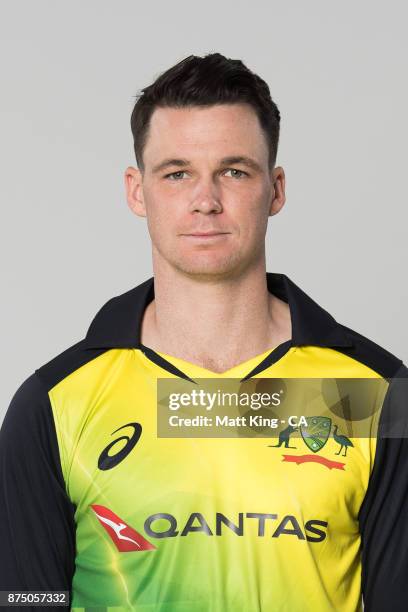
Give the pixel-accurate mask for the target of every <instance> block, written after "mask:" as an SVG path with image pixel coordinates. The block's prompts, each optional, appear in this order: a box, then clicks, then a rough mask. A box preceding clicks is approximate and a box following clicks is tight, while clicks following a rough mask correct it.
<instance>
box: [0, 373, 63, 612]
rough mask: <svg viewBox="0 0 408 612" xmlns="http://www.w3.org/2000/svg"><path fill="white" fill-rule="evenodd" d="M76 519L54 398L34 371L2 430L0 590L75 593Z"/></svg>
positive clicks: (8, 414) (25, 382) (0, 440)
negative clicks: (62, 462) (60, 447)
mask: <svg viewBox="0 0 408 612" xmlns="http://www.w3.org/2000/svg"><path fill="white" fill-rule="evenodd" d="M74 516H75V506H74V504H73V503H72V502H71V500H70V499H69V497H68V495H67V492H66V487H65V483H64V478H63V474H62V470H61V465H60V458H59V450H58V442H57V437H56V431H55V426H54V420H53V415H52V409H51V405H50V401H49V396H48V393H47V391H46V389H45V388H44V386H43V385H42V383H41V380H40V379H39V378H38V376H37V375H36V374H35V373H33V374H31V376H29V377H28V378H27V379H26V380H24V382H23V383H22V384H21V385H20V387H19V388H18V389H17V391H16V392H15V394H14V396H13V397H12V399H11V401H10V404H9V407H8V409H7V411H6V415H5V417H4V420H3V423H2V426H1V428H0V542H1V546H0V590H27V589H30V590H59V589H60V590H66V591H70V589H71V584H72V576H73V573H74V568H75V518H74ZM17 609H20V608H19V607H18V608H17ZM21 609H23V610H35V609H38V608H33V607H29V608H21Z"/></svg>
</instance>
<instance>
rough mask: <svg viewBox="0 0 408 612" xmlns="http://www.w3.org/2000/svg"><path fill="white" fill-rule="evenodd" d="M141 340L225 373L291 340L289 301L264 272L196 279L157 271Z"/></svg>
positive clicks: (159, 349)
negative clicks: (274, 292) (270, 287)
mask: <svg viewBox="0 0 408 612" xmlns="http://www.w3.org/2000/svg"><path fill="white" fill-rule="evenodd" d="M154 279H155V281H154V285H155V299H154V300H153V301H152V302H150V304H148V306H147V308H146V310H145V312H144V316H143V320H142V327H141V342H142V344H144V345H145V346H148V347H150V348H151V349H153V350H155V351H158V352H161V353H165V354H167V355H172V356H174V357H179V358H180V359H183V360H185V361H188V362H190V363H194V364H196V365H199V366H201V367H203V368H206V369H208V370H211V371H213V372H218V373H222V372H225V371H227V370H229V369H231V368H233V367H234V366H236V365H238V364H240V363H243V362H245V361H248V360H249V359H251V358H252V357H255V356H257V355H260V354H262V353H264V352H266V351H267V350H272V349H273V348H274V347H275V346H277V345H279V344H281V343H282V342H285V341H286V340H289V339H290V338H291V336H292V333H291V319H290V311H289V306H288V304H286V302H283V301H282V300H280V299H279V298H277V297H276V296H274V295H272V294H271V293H269V291H268V289H267V286H266V272H265V270H262V269H261V270H260V271H259V272H256V273H254V272H251V273H250V274H246V275H243V276H242V277H240V278H238V279H234V280H230V279H228V280H226V281H224V280H223V281H222V282H221V281H220V282H216V283H214V282H203V281H200V282H198V281H197V280H194V279H191V278H189V277H187V276H186V275H181V274H177V275H175V276H173V275H168V274H166V275H160V274H157V273H155V275H154Z"/></svg>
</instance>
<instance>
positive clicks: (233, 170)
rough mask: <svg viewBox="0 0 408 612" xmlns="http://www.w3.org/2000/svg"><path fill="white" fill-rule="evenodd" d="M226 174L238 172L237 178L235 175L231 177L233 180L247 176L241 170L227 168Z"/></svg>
mask: <svg viewBox="0 0 408 612" xmlns="http://www.w3.org/2000/svg"><path fill="white" fill-rule="evenodd" d="M227 172H238V173H239V176H237V175H236V174H234V175H233V176H234V177H235V178H241V177H242V176H248V174H247V173H246V172H244V171H243V170H237V168H229V169H228V170H227Z"/></svg>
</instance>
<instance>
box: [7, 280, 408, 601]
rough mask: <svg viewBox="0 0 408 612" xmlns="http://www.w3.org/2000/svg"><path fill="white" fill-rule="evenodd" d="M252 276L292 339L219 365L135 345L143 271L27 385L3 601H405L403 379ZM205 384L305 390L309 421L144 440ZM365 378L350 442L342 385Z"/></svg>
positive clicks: (14, 440) (316, 311)
mask: <svg viewBox="0 0 408 612" xmlns="http://www.w3.org/2000/svg"><path fill="white" fill-rule="evenodd" d="M266 283H267V288H268V291H269V292H270V293H272V294H274V295H275V296H276V297H278V298H280V299H281V300H284V301H285V302H286V303H287V304H288V306H289V309H290V315H291V323H292V334H291V339H290V340H288V341H286V342H283V343H281V344H279V345H278V346H274V347H270V349H269V350H267V351H265V352H264V353H262V354H260V355H257V356H254V357H252V358H251V359H248V360H246V361H245V362H243V363H240V364H238V365H236V366H234V367H232V368H230V369H229V370H227V371H225V372H223V373H216V372H213V371H211V370H208V369H206V368H204V367H201V366H199V365H196V364H193V363H189V362H188V361H185V360H183V359H181V358H179V357H176V356H172V355H169V354H166V353H163V352H157V351H154V350H153V349H152V348H149V347H147V346H145V345H143V344H142V342H141V322H142V318H143V314H144V311H145V308H146V306H147V305H148V304H149V303H150V302H151V301H152V300H153V299H154V277H151V278H149V279H147V280H145V281H144V282H142V283H141V284H139V285H137V286H136V287H134V288H132V289H130V290H129V291H127V292H125V293H123V294H121V295H118V296H115V297H113V298H111V299H110V300H109V301H107V302H106V304H104V305H103V306H102V308H101V309H100V310H99V311H98V312H97V314H96V315H95V317H94V319H93V320H92V322H91V324H90V326H89V329H88V331H87V333H86V335H85V336H84V337H83V338H82V339H81V340H80V341H78V342H77V343H75V344H73V345H72V346H70V347H69V348H67V349H66V350H64V351H63V352H62V353H60V354H59V355H57V356H56V357H54V358H52V359H51V360H50V361H48V362H47V363H45V364H43V365H41V366H40V367H39V368H37V369H35V370H34V371H33V372H32V374H31V375H30V376H29V377H28V378H27V379H26V380H24V381H23V382H22V384H21V385H20V387H19V388H18V389H17V391H16V392H15V394H14V396H13V397H12V399H11V402H10V405H9V407H8V410H7V412H6V415H5V418H4V421H3V424H2V426H1V430H0V591H6V590H7V591H13V590H14V591H18V590H32V591H63V590H64V591H68V592H69V608H70V609H71V610H74V611H76V612H80V611H81V612H88V611H92V610H93V611H94V612H108V611H109V612H110V611H112V612H113V611H116V612H123V611H125V610H134V611H136V612H139V611H140V612H142V611H153V610H154V611H158V612H186V611H188V612H298V611H299V612H304V611H313V612H326V611H327V612H329V611H333V612H343V611H344V612H358V611H361V610H363V600H364V610H365V611H367V612H373V611H375V612H377V611H378V612H379V611H384V610H388V609H389V610H392V611H393V612H396V611H403V610H404V611H406V610H408V443H407V434H408V418H407V411H408V394H407V392H406V388H407V387H406V381H407V378H408V376H407V375H408V369H407V368H406V366H405V365H404V363H403V361H402V360H401V359H399V358H398V357H396V356H395V355H393V354H392V353H390V352H389V351H387V350H386V349H385V348H383V347H381V346H379V345H378V344H376V343H375V342H374V341H373V340H370V339H368V338H367V337H365V336H363V335H361V334H359V333H357V332H356V331H354V330H352V329H351V328H349V327H346V326H345V325H343V324H341V323H339V322H337V321H336V319H335V318H334V316H333V315H331V314H330V313H329V312H327V311H326V310H325V309H324V308H323V307H322V306H320V305H319V304H318V303H317V302H316V301H314V300H313V299H312V298H311V297H309V296H308V295H307V293H306V292H305V291H303V290H302V289H301V288H300V287H299V286H298V285H297V284H295V282H294V281H293V280H291V279H290V278H289V277H288V276H287V275H285V274H281V273H275V272H267V273H266ZM197 324H199V321H197ZM250 333H251V329H250V325H249V326H248V336H250ZM204 379H206V380H207V379H208V381H210V379H211V381H215V382H216V383H218V382H219V384H223V383H226V382H227V379H230V380H236V381H239V384H247V385H252V387H253V388H254V389H255V388H257V385H258V383H259V384H260V383H261V381H263V383H264V382H265V381H266V382H268V381H270V383H271V384H274V383H275V382H276V381H278V383H277V384H278V387H279V388H283V386H284V385H286V386H289V387H290V385H291V381H295V380H296V381H302V380H305V381H306V380H307V381H309V382H310V384H311V385H312V386H313V385H314V387H313V388H312V391H313V392H312V395H308V398H307V400H306V396H305V398H304V402H303V403H304V406H305V408H306V407H308V408H309V416H308V417H305V422H304V423H303V425H298V426H297V427H295V426H294V425H290V424H288V423H285V424H283V425H281V424H280V423H278V427H277V428H276V429H272V427H271V428H270V431H269V430H267V429H266V428H262V427H260V428H259V427H258V426H257V425H256V424H255V425H254V427H253V430H250V434H249V435H247V434H239V433H238V434H237V435H231V436H219V437H217V436H205V435H202V432H203V427H202V428H200V435H198V434H197V433H194V431H193V433H192V434H191V435H189V436H187V435H185V436H181V435H177V432H176V434H174V435H169V436H160V435H158V418H159V416H158V415H159V412H158V405H159V404H160V401H159V398H158V389H159V388H160V385H161V384H163V385H168V386H169V385H170V388H172V385H173V386H174V388H176V387H177V385H190V386H191V387H192V386H194V385H195V388H197V381H199V380H204ZM360 380H361V381H368V382H369V383H370V385H369V386H367V389H368V390H367V392H364V393H363V394H362V395H361V396H360V400H359V406H358V407H357V408H358V411H359V412H358V414H359V415H360V416H358V417H357V418H355V419H354V421H353V422H354V425H361V424H362V423H363V424H364V426H365V427H366V429H365V430H364V431H365V432H368V433H366V435H364V434H361V432H360V434H358V435H353V434H354V433H355V430H352V429H347V425H346V424H345V423H346V421H344V420H341V419H340V416H341V415H340V413H339V412H338V411H337V412H336V410H337V409H338V407H339V406H340V405H341V406H342V407H343V408H344V405H346V409H347V406H348V407H350V406H349V404H350V402H349V403H348V404H347V401H348V399H349V396H348V395H347V394H346V395H345V394H342V393H341V391H340V393H339V398H338V401H337V399H336V397H337V395H336V393H338V392H339V389H341V383H342V381H344V382H345V381H360ZM333 381H335V383H336V384H335V385H334V383H333ZM177 388H178V387H177ZM334 389H336V391H334ZM372 389H374V392H371V391H370V390H372ZM300 393H301V394H302V390H300ZM313 393H314V395H313ZM322 397H325V398H326V400H327V406H326V405H325V407H324V410H323V411H321V410H320V412H319V414H317V403H318V402H321V398H322ZM297 401H298V402H300V403H298V405H300V404H301V400H299V397H298V400H297ZM302 401H303V400H302ZM313 402H316V403H315V404H313ZM293 406H295V404H293ZM315 406H316V408H315ZM343 408H342V409H343ZM314 410H315V412H316V414H315V416H313V414H314V412H313V411H314ZM185 412H186V411H185V410H184V413H185ZM209 412H210V411H207V414H208V413H209ZM178 414H179V415H180V412H178ZM274 414H275V415H277V416H278V417H279V416H281V415H280V413H279V406H278V407H275V408H274ZM310 415H312V416H310ZM177 418H179V416H177V411H176V410H174V419H177ZM208 418H210V417H208ZM278 420H279V419H278ZM357 421H358V422H357ZM350 422H351V421H350ZM395 423H397V424H398V430H396V428H395V427H393V425H394V424H395ZM235 424H237V421H235ZM257 427H258V429H257ZM308 427H309V429H308ZM296 429H297V431H295V430H296ZM238 430H239V427H238V426H234V427H233V428H232V431H233V432H237V431H238ZM197 431H198V428H196V432H197ZM244 431H248V428H247V430H245V429H244ZM251 431H252V432H253V435H252V434H251ZM259 431H260V432H261V435H257V433H259ZM387 432H388V433H389V432H391V433H392V432H394V435H385V434H386V433H387ZM21 609H22V610H23V609H25V610H27V609H31V610H34V609H38V608H35V607H34V606H33V607H29V608H27V607H24V608H23V607H22V608H21ZM47 609H54V608H47ZM55 609H56V610H57V609H60V608H59V607H57V606H56V607H55Z"/></svg>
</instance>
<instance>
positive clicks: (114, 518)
mask: <svg viewBox="0 0 408 612" xmlns="http://www.w3.org/2000/svg"><path fill="white" fill-rule="evenodd" d="M91 508H92V510H93V511H94V513H95V514H96V516H97V518H98V520H99V522H100V523H101V525H102V526H103V527H104V528H105V530H106V532H107V533H108V534H109V536H110V537H111V539H112V540H113V542H114V543H115V545H116V548H117V549H118V550H119V552H130V551H140V550H156V549H157V547H156V546H154V545H153V544H151V543H150V542H149V541H148V540H146V539H145V538H144V536H142V535H141V534H140V533H139V532H138V531H136V530H135V529H133V527H131V526H130V525H128V524H127V523H126V522H125V521H124V520H122V519H121V518H120V517H119V516H118V515H117V514H115V513H114V512H112V510H109V508H106V507H105V506H101V505H99V504H92V505H91ZM245 519H247V520H248V519H250V521H249V522H251V520H252V522H253V520H254V519H255V521H256V522H257V526H258V532H257V534H258V537H264V536H266V537H268V535H267V534H266V529H267V527H272V534H271V536H269V537H272V538H278V537H280V536H282V535H286V536H295V537H297V539H298V540H306V541H307V542H322V541H323V540H325V539H326V536H327V533H326V531H325V529H326V528H327V526H328V522H327V521H322V520H319V519H311V520H308V521H306V523H305V524H304V525H303V528H302V525H301V523H299V521H298V520H297V519H296V517H295V516H293V515H292V514H288V515H286V516H283V517H280V518H279V517H278V515H277V514H266V513H263V512H239V513H238V520H237V521H236V522H234V521H232V520H231V519H229V518H228V517H227V516H225V514H223V513H221V512H216V514H215V533H214V529H211V527H210V524H209V523H208V522H207V520H206V519H205V517H204V515H203V514H202V513H201V512H192V513H191V514H190V516H189V517H188V519H187V521H186V522H185V523H184V522H183V524H182V526H179V524H178V522H177V519H176V517H175V516H173V515H172V514H169V513H167V512H159V513H157V514H151V515H150V516H148V517H147V519H146V520H145V522H144V530H145V532H146V534H147V535H148V536H149V537H150V538H156V539H162V538H174V537H176V536H186V535H188V534H190V533H197V532H200V533H203V534H205V535H207V536H213V535H216V536H222V535H223V530H225V529H228V530H230V531H233V532H234V533H235V534H236V535H237V536H243V535H244V533H245V529H246V528H245V524H246V522H247V521H246V520H245ZM157 521H159V525H160V527H159V526H158V525H157ZM275 521H277V523H276V522H275ZM163 522H164V523H165V528H164V529H163ZM180 527H182V529H181V531H180V530H179V528H180Z"/></svg>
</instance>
